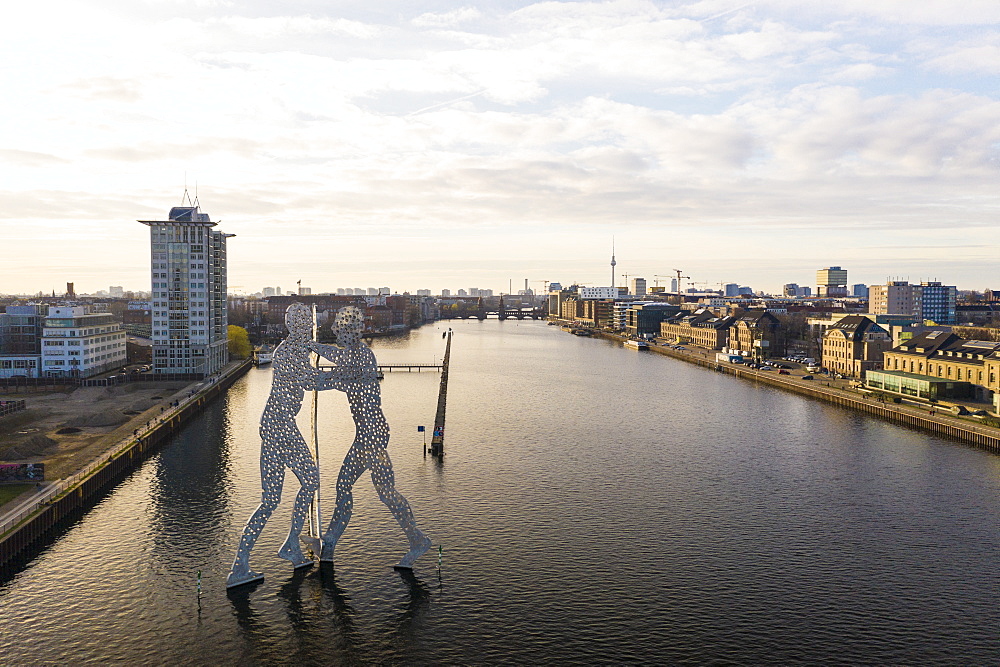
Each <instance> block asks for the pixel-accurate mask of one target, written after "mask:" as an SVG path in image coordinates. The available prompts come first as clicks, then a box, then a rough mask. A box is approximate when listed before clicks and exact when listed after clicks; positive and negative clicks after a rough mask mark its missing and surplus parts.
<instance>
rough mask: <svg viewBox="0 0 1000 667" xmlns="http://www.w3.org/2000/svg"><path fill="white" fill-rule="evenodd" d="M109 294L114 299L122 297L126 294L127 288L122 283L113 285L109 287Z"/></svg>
mask: <svg viewBox="0 0 1000 667" xmlns="http://www.w3.org/2000/svg"><path fill="white" fill-rule="evenodd" d="M108 296H110V297H112V298H114V299H121V298H122V297H124V296H125V289H124V288H123V287H122V286H121V285H112V286H111V287H109V288H108Z"/></svg>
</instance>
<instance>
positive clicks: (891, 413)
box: [592, 329, 1000, 453]
mask: <svg viewBox="0 0 1000 667" xmlns="http://www.w3.org/2000/svg"><path fill="white" fill-rule="evenodd" d="M592 333H593V336H594V337H597V338H604V339H606V340H614V341H619V342H624V341H625V340H627V338H626V337H625V336H619V335H617V334H613V333H610V332H607V331H600V330H596V329H594V330H592ZM649 350H650V351H651V352H655V353H657V354H661V355H664V356H668V357H671V358H673V359H679V360H680V361H686V362H688V363H691V364H696V365H698V366H702V367H704V368H707V369H709V370H713V371H716V372H720V373H728V374H729V375H733V376H736V377H738V378H742V379H744V380H749V381H751V382H755V383H758V384H764V385H768V386H770V387H775V388H777V389H782V390H784V391H790V392H793V393H796V394H799V395H800V396H808V397H809V398H813V399H816V400H821V401H826V402H827V403H832V404H834V405H838V406H840V407H843V408H847V409H850V410H858V411H860V412H864V413H866V414H869V415H872V416H874V417H878V418H879V419H884V420H886V421H890V422H894V423H896V424H902V425H904V426H909V427H911V428H916V429H920V430H923V431H927V432H930V433H935V434H938V435H945V436H948V437H951V438H955V439H958V440H961V441H963V442H967V443H970V444H973V445H976V446H977V447H981V448H983V449H987V450H989V451H992V452H995V453H1000V430H998V429H995V428H991V427H989V426H981V425H977V424H972V423H969V422H968V421H966V420H963V419H960V418H957V417H952V416H950V415H947V414H942V412H941V411H940V410H929V409H928V408H926V407H921V406H916V405H909V404H906V403H883V402H881V401H877V400H875V399H874V398H871V397H867V396H866V395H864V394H860V393H858V392H852V391H849V390H847V389H841V388H839V387H832V386H826V385H825V384H823V382H822V381H819V380H803V379H802V378H801V376H795V375H779V374H777V373H774V372H773V371H771V372H761V371H759V370H756V369H753V368H749V367H747V366H743V365H740V364H732V363H728V362H719V361H716V360H715V353H714V351H712V350H700V349H698V350H695V349H686V350H676V349H674V348H670V347H666V346H664V345H659V344H656V343H653V342H650V345H649ZM931 411H933V412H934V414H930V413H931Z"/></svg>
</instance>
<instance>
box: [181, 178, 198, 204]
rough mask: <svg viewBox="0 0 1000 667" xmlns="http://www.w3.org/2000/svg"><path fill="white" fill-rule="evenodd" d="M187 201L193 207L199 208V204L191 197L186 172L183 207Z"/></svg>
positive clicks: (182, 199)
mask: <svg viewBox="0 0 1000 667" xmlns="http://www.w3.org/2000/svg"><path fill="white" fill-rule="evenodd" d="M185 201H186V202H187V203H188V204H190V205H191V206H197V204H195V203H194V202H193V201H191V195H190V194H188V173H187V172H186V171H185V172H184V196H183V197H181V206H183V205H184V202H185Z"/></svg>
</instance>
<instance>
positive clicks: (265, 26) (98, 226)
mask: <svg viewBox="0 0 1000 667" xmlns="http://www.w3.org/2000/svg"><path fill="white" fill-rule="evenodd" d="M328 4H329V3H318V2H310V1H298V2H296V1H291V2H284V3H280V4H275V3H271V2H262V1H260V0H251V1H249V2H240V3H237V2H229V1H227V0H190V1H186V0H145V1H142V2H134V1H126V0H85V1H82V2H81V1H77V2H52V3H19V4H18V5H16V6H12V7H10V8H7V9H6V14H7V21H6V24H7V30H6V31H5V40H4V42H3V44H0V53H2V57H3V62H4V63H5V64H6V65H7V66H6V67H4V68H3V71H2V73H0V80H2V82H3V85H4V90H5V93H6V95H5V98H6V105H5V112H4V120H5V122H4V123H3V124H2V126H0V136H2V141H0V167H2V169H3V174H4V177H5V178H4V184H3V186H2V187H0V198H2V203H3V206H2V207H0V238H2V239H3V244H2V245H3V249H4V269H3V273H2V276H0V292H7V293H32V292H36V291H38V290H44V291H49V290H50V289H53V288H55V289H57V290H60V289H62V288H63V287H64V285H65V283H66V282H67V281H72V282H74V283H75V284H76V286H77V290H78V291H81V292H95V291H97V290H100V289H107V287H108V286H109V285H123V286H124V287H125V288H126V289H148V288H149V274H148V271H149V256H148V237H147V229H146V228H145V227H144V226H142V225H140V224H138V223H137V222H135V221H136V220H137V219H158V218H159V219H161V218H162V217H164V216H165V215H166V213H167V211H168V209H169V208H170V207H171V206H175V205H178V204H180V203H181V195H182V193H183V189H184V183H185V174H186V179H187V185H188V187H189V188H190V189H191V190H194V188H195V183H196V182H197V184H198V194H199V196H200V200H201V204H202V209H203V211H204V212H207V213H209V214H210V215H211V216H212V218H213V219H221V224H220V226H219V228H220V229H222V230H224V231H226V232H229V233H233V234H236V235H237V236H236V238H234V239H232V240H231V241H230V245H229V249H230V263H229V266H230V275H229V283H230V285H231V286H232V287H234V288H236V291H246V292H255V291H259V290H260V289H261V288H262V287H264V286H266V285H270V286H273V285H280V286H282V287H283V288H284V289H286V290H287V289H290V288H292V287H294V283H295V281H296V280H299V279H301V280H302V284H303V285H308V286H310V287H311V288H312V289H313V290H314V291H316V292H319V291H329V290H333V289H335V288H337V287H369V286H382V285H388V286H391V287H392V288H393V289H394V290H398V291H403V290H410V291H413V290H416V289H421V288H428V289H432V290H434V291H435V292H437V291H439V290H440V289H441V288H449V289H452V290H455V289H458V288H461V287H464V288H468V287H482V288H490V289H493V290H495V291H497V292H500V291H506V288H507V285H508V280H512V281H513V284H514V287H515V289H516V288H518V287H519V286H523V280H524V279H525V278H527V279H529V280H530V281H532V287H533V288H535V287H537V286H538V282H539V281H541V280H549V281H561V282H563V283H569V282H573V281H580V282H583V283H586V284H592V285H606V284H607V283H608V282H609V275H610V269H609V267H608V262H609V259H610V251H611V239H612V236H614V238H615V246H616V255H617V260H618V273H619V276H620V277H619V281H620V284H621V282H622V281H623V278H622V277H621V276H622V275H623V274H626V273H627V274H630V275H631V276H636V275H638V276H643V277H645V278H647V280H648V281H649V282H650V284H652V281H653V276H654V275H655V274H669V273H670V272H671V269H674V268H678V269H682V270H683V271H684V273H685V275H688V276H691V277H692V280H693V281H696V282H706V283H708V284H709V286H712V285H713V284H715V285H717V284H718V283H720V282H739V283H740V284H743V285H750V286H751V287H753V288H755V289H764V290H769V291H776V290H778V289H779V288H780V286H781V284H783V283H786V282H797V283H800V284H803V285H809V284H812V283H813V281H814V277H815V270H816V269H817V268H820V267H825V266H830V265H840V266H843V267H845V268H846V269H848V271H849V280H850V282H852V283H855V282H864V283H877V282H882V281H884V280H885V279H886V278H887V277H890V276H892V277H901V278H908V279H910V280H921V279H938V280H942V281H944V282H946V283H947V284H954V285H958V286H959V287H960V288H966V289H983V288H985V287H997V286H998V285H1000V282H998V281H995V280H994V278H995V275H996V272H995V268H996V259H995V258H996V257H997V242H996V240H995V239H994V237H995V234H994V233H993V232H994V230H995V225H996V222H997V219H998V212H1000V195H998V187H997V185H998V176H1000V101H998V98H1000V86H998V81H1000V29H998V27H997V26H998V25H1000V3H996V2H992V1H987V0H970V1H968V2H965V3H962V4H961V7H960V8H959V7H957V6H956V5H955V3H953V2H945V1H943V0H926V1H922V2H919V3H914V2H911V1H909V0H883V1H874V2H873V1H871V0H869V1H867V2H862V1H861V0H842V1H841V2H838V3H809V6H808V9H805V8H804V7H803V3H801V2H791V1H790V0H762V1H759V2H752V3H746V2H739V1H734V2H728V1H725V2H724V1H721V0H705V1H701V2H650V1H643V0H611V1H609V2H525V1H516V0H502V1H501V2H495V3H489V4H483V5H480V6H477V5H474V4H466V3H455V2H449V1H447V0H434V1H432V2H429V3H421V5H420V9H419V10H417V9H414V6H413V5H412V4H411V3H405V2H399V1H389V2H382V3H377V6H372V4H371V3H363V2H359V1H357V0H348V1H346V2H341V3H335V4H336V7H331V6H327V5H328ZM832 5H835V6H832Z"/></svg>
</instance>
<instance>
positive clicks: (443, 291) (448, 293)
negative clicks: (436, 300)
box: [441, 289, 451, 296]
mask: <svg viewBox="0 0 1000 667" xmlns="http://www.w3.org/2000/svg"><path fill="white" fill-rule="evenodd" d="M441 296H451V290H450V289H443V290H441Z"/></svg>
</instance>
